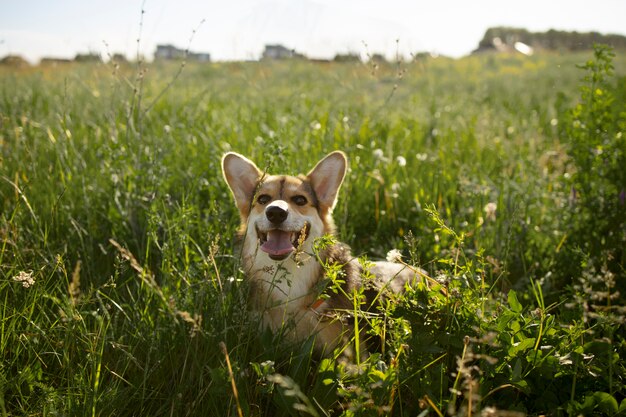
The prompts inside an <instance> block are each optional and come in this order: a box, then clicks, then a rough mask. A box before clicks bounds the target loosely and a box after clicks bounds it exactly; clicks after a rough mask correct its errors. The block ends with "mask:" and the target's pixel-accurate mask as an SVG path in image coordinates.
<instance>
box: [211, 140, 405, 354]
mask: <svg viewBox="0 0 626 417" xmlns="http://www.w3.org/2000/svg"><path fill="white" fill-rule="evenodd" d="M222 170H223V174H224V178H225V180H226V182H227V183H228V186H229V187H230V189H231V191H232V193H233V196H234V198H235V202H236V204H237V207H238V209H239V213H240V217H241V228H240V235H241V238H242V239H243V245H242V261H243V266H244V270H245V272H246V275H247V276H248V277H249V279H250V288H251V297H250V302H251V306H252V308H253V309H254V310H255V311H257V312H258V313H260V314H261V319H262V323H263V324H264V326H266V327H269V328H270V329H271V330H272V331H274V332H281V331H282V332H285V334H286V335H287V336H288V338H289V339H290V340H291V341H292V342H300V341H303V340H305V339H306V338H308V337H311V336H313V337H315V348H316V351H317V352H318V353H319V354H322V355H323V354H326V355H327V354H329V353H330V352H331V351H332V350H333V349H334V348H336V347H337V346H340V345H341V344H342V343H345V342H346V340H348V339H350V336H351V334H352V331H351V329H350V326H349V325H348V324H346V323H348V322H347V321H346V320H342V319H341V317H342V315H345V314H343V313H344V312H345V311H350V310H352V309H353V305H352V301H351V300H350V299H349V298H348V297H346V296H345V294H351V293H353V292H354V291H357V290H359V289H360V288H361V287H363V286H364V285H365V283H364V280H363V279H362V275H363V271H362V267H361V265H360V264H359V262H358V261H357V260H355V259H354V258H353V256H352V254H351V253H350V249H349V247H348V246H346V245H344V244H341V243H333V244H331V245H330V246H328V247H326V248H323V249H322V250H321V251H319V253H318V254H316V253H314V250H313V243H314V241H315V239H317V238H320V237H322V236H324V235H333V234H334V232H335V224H334V222H333V218H332V210H333V207H334V206H335V203H336V198H337V193H338V191H339V189H340V187H341V184H342V182H343V179H344V176H345V173H346V171H347V158H346V156H345V154H344V153H343V152H339V151H336V152H332V153H330V154H329V155H327V156H326V157H325V158H323V159H322V160H321V161H320V162H319V163H318V164H317V165H316V166H315V168H313V169H312V170H311V171H310V172H309V173H308V174H307V175H299V176H297V177H296V176H288V175H268V174H267V173H264V172H262V171H261V170H259V169H258V168H257V167H256V165H255V164H254V163H253V162H252V161H250V160H248V159H246V158H245V157H243V156H241V155H239V154H236V153H233V152H229V153H227V154H226V155H224V157H223V159H222ZM283 216H284V219H283ZM289 242H291V243H289ZM322 264H325V265H332V264H335V265H339V266H340V267H341V270H342V279H344V280H345V283H344V284H343V285H342V291H338V292H336V293H335V292H332V291H329V292H328V293H327V294H326V298H323V299H322V298H320V295H321V294H320V284H323V281H324V280H325V272H324V267H323V265H322ZM370 272H371V274H372V275H373V276H374V277H375V279H374V280H371V281H372V282H368V285H367V287H368V288H366V289H365V291H364V294H365V295H366V297H367V300H366V305H367V306H370V305H371V304H372V303H374V302H375V301H376V300H377V299H378V295H379V292H380V291H381V290H383V289H385V290H390V291H392V292H400V291H402V290H403V289H404V287H405V284H406V283H407V282H410V281H412V280H414V279H415V275H416V274H415V270H413V269H410V268H407V267H405V266H404V265H402V264H397V263H390V262H375V263H373V265H372V266H371V268H370ZM344 293H345V294H344Z"/></svg>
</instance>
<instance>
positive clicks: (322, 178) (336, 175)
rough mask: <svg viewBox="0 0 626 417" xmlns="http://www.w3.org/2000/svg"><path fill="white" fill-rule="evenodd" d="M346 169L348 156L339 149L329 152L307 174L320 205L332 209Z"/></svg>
mask: <svg viewBox="0 0 626 417" xmlns="http://www.w3.org/2000/svg"><path fill="white" fill-rule="evenodd" d="M347 169H348V158H347V157H346V154H345V153H343V152H341V151H335V152H331V153H329V154H328V155H326V157H325V158H324V159H322V160H321V161H319V162H318V163H317V165H315V168H313V169H312V170H311V172H309V173H308V174H307V178H308V179H309V181H311V185H312V186H313V190H315V194H316V196H317V201H318V202H319V203H320V206H321V207H323V208H325V209H329V210H332V208H333V207H335V202H336V201H337V193H338V192H339V188H340V187H341V184H342V183H343V179H344V177H345V176H346V171H347Z"/></svg>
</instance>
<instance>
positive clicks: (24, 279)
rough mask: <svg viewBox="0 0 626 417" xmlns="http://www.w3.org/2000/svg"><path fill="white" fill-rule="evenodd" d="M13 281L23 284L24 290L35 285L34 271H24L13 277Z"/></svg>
mask: <svg viewBox="0 0 626 417" xmlns="http://www.w3.org/2000/svg"><path fill="white" fill-rule="evenodd" d="M13 281H15V282H19V283H21V284H22V287H24V288H28V287H30V286H32V285H34V284H35V278H33V271H29V272H26V271H22V272H20V273H19V274H17V275H16V276H14V277H13Z"/></svg>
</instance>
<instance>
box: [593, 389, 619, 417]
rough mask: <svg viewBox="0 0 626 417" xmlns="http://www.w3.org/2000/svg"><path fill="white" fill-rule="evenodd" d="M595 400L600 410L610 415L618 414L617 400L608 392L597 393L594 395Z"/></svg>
mask: <svg viewBox="0 0 626 417" xmlns="http://www.w3.org/2000/svg"><path fill="white" fill-rule="evenodd" d="M593 398H594V399H595V400H596V403H597V405H598V408H599V409H600V410H601V411H602V412H604V413H609V414H614V413H617V410H618V407H617V400H616V399H615V398H614V397H613V396H612V395H611V394H609V393H607V392H596V393H594V394H593Z"/></svg>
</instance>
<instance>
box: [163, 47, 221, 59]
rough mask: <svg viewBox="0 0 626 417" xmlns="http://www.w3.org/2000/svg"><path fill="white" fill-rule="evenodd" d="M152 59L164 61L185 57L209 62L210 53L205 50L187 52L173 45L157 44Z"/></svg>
mask: <svg viewBox="0 0 626 417" xmlns="http://www.w3.org/2000/svg"><path fill="white" fill-rule="evenodd" d="M154 59H155V60H166V61H169V60H182V59H186V60H188V61H197V62H210V61H211V54H209V53H207V52H189V51H186V50H184V49H180V48H177V47H175V46H174V45H157V49H156V52H155V53H154Z"/></svg>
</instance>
